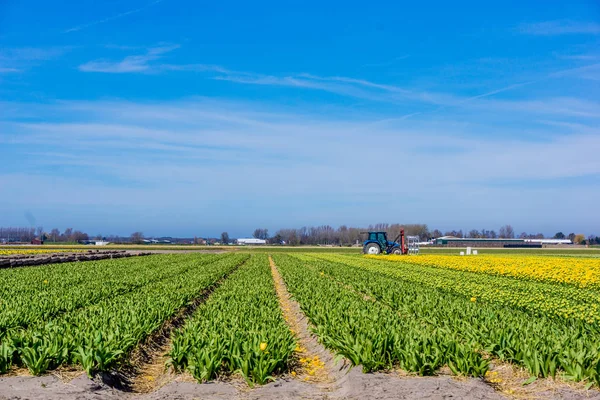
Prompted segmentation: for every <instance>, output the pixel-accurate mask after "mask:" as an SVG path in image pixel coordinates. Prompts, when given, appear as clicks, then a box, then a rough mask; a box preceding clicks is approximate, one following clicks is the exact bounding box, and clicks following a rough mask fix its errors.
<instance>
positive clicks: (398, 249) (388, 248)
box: [363, 229, 408, 254]
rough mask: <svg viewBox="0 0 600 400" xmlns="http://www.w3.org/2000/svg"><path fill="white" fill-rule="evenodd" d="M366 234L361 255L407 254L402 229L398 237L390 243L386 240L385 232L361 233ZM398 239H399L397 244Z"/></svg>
mask: <svg viewBox="0 0 600 400" xmlns="http://www.w3.org/2000/svg"><path fill="white" fill-rule="evenodd" d="M363 233H367V234H368V237H367V240H365V242H364V243H363V254H381V253H385V254H408V247H407V246H406V243H405V241H404V229H402V230H401V231H400V235H398V237H397V238H396V239H395V240H394V241H393V242H390V241H389V240H388V239H387V232H363ZM398 239H401V241H400V243H398Z"/></svg>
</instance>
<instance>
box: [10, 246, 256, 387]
mask: <svg viewBox="0 0 600 400" xmlns="http://www.w3.org/2000/svg"><path fill="white" fill-rule="evenodd" d="M154 257H155V256H153V257H152V259H153V260H156V259H160V260H162V262H161V263H158V264H155V265H146V268H149V269H153V270H156V271H162V272H160V274H163V273H164V274H163V275H160V276H161V278H158V279H151V280H149V281H147V284H145V285H143V286H140V287H137V288H135V289H133V290H130V291H127V292H124V293H120V294H116V295H111V296H108V297H105V298H102V299H101V300H99V301H97V302H95V303H94V304H88V305H85V306H82V307H79V308H75V309H72V310H70V311H66V312H64V313H62V314H60V315H58V316H56V317H54V318H51V319H49V320H38V321H32V322H30V323H29V325H28V326H27V328H16V329H10V330H8V332H7V333H6V334H5V336H4V337H3V338H2V342H1V343H0V372H6V371H7V370H9V369H10V368H11V366H17V367H18V366H24V367H27V368H28V369H29V371H30V372H31V373H32V374H34V375H38V374H41V373H43V372H45V371H47V370H51V369H54V368H57V367H59V366H61V365H75V364H78V365H81V366H82V367H83V368H84V369H85V370H86V372H87V373H88V374H89V375H92V374H93V373H95V372H97V371H105V370H108V369H110V368H113V367H114V366H115V364H116V363H118V362H119V361H123V360H124V359H126V356H127V354H128V352H129V351H131V350H132V349H133V348H134V347H135V346H136V345H137V344H138V343H140V342H141V341H142V340H143V339H145V338H146V337H147V336H148V335H150V334H151V333H152V332H154V331H156V330H157V329H159V328H160V326H161V325H162V324H163V323H164V322H165V321H166V320H168V319H169V318H170V317H172V316H173V315H175V314H176V313H177V312H178V311H179V310H180V309H181V308H182V307H184V306H186V304H189V303H190V301H193V300H194V299H195V298H197V297H200V296H202V294H203V293H205V292H207V291H208V290H209V289H210V288H211V287H212V286H214V285H215V284H216V283H217V282H218V281H220V280H221V279H222V278H224V277H225V276H226V275H227V274H229V273H231V272H232V271H233V270H235V269H236V268H237V267H238V266H239V265H241V264H243V263H244V262H245V261H246V260H247V259H248V257H249V256H248V255H244V254H229V255H223V256H218V257H214V256H210V257H206V256H203V255H193V254H192V255H176V256H169V257H158V256H156V257H157V258H156V259H155V258H154ZM147 260H148V261H150V259H149V258H148V259H147ZM114 262H128V260H127V259H123V260H117V261H114ZM107 278H108V277H107ZM117 278H121V279H124V280H126V279H129V278H128V277H127V276H125V275H120V276H119V277H117ZM97 284H98V285H100V286H102V285H103V282H102V280H99V281H97ZM70 293H71V292H70V291H68V290H66V291H65V292H64V293H63V296H64V298H65V299H68V297H69V296H70Z"/></svg>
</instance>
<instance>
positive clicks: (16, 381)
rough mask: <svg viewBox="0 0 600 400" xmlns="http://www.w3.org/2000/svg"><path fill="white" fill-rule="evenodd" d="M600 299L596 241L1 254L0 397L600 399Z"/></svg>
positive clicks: (599, 262)
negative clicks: (71, 256)
mask: <svg viewBox="0 0 600 400" xmlns="http://www.w3.org/2000/svg"><path fill="white" fill-rule="evenodd" d="M599 307H600V259H598V258H597V257H594V256H593V255H590V256H586V255H585V253H583V254H581V256H578V257H570V256H568V254H564V253H556V252H554V253H552V255H545V254H540V253H531V254H530V253H525V254H523V253H510V254H502V253H500V254H496V255H485V254H484V255H478V256H457V255H449V254H439V255H435V254H425V255H420V256H362V255H360V254H355V253H353V252H347V250H346V251H343V252H337V251H321V250H317V251H308V252H307V251H295V252H289V251H283V250H281V248H277V249H276V250H274V249H271V248H269V247H263V248H260V249H259V250H258V251H255V250H252V251H248V249H241V250H238V251H232V252H226V253H222V254H189V253H186V254H155V255H150V256H146V257H132V258H125V259H114V260H98V261H86V262H76V263H62V264H50V265H42V266H35V267H33V266H32V267H23V268H11V269H2V270H0V398H2V395H3V394H6V393H8V394H7V396H8V397H10V398H13V397H16V398H19V397H21V398H29V397H36V396H37V397H40V396H41V397H49V398H51V397H52V396H55V397H56V398H60V396H59V394H60V395H64V394H65V393H67V394H69V395H72V396H76V397H77V396H78V397H82V398H92V397H93V396H94V395H95V394H98V392H97V391H98V390H99V391H100V393H101V394H102V395H103V396H104V397H106V398H113V397H114V398H122V397H132V398H137V397H140V398H170V397H174V396H175V397H176V396H179V397H181V398H187V397H189V398H193V397H205V398H212V397H214V398H219V397H223V396H229V397H231V398H238V397H239V398H248V396H249V397H250V398H278V397H281V396H284V397H288V398H301V397H302V396H304V395H305V394H309V395H310V396H312V397H313V398H348V397H354V398H361V397H368V396H373V395H377V396H379V397H380V398H388V397H389V398H394V396H393V395H390V394H389V393H396V394H398V393H404V395H405V397H419V395H424V394H427V393H430V394H432V395H433V394H435V392H436V390H444V391H446V392H447V393H450V394H453V395H454V396H455V397H474V398H502V397H505V396H508V397H514V396H517V397H528V398H529V397H536V396H538V397H540V398H544V397H548V396H551V397H568V398H578V397H582V398H584V397H586V398H589V397H600V391H599V390H598V387H599V386H600V348H599V347H598V343H600V308H599ZM57 377H62V378H60V379H59V378H57ZM65 377H67V378H68V379H67V378H65ZM419 377H421V378H419ZM424 377H427V378H424ZM61 379H62V381H61ZM65 379H67V380H68V382H69V383H68V384H65V383H64V382H63V381H65ZM73 382H78V383H73ZM82 382H84V383H83V384H82ZM88 382H95V383H94V385H96V386H95V387H96V392H95V394H94V393H92V392H91V391H90V389H89V387H90V385H91V383H88ZM209 382H216V383H213V384H208V383H209ZM41 383H43V384H44V385H42V384H41ZM15 385H17V386H18V387H20V388H21V390H22V392H19V393H17V392H15V390H16V389H14V388H15V387H16V386H15ZM19 385H21V386H19ZM86 385H87V386H86ZM415 388H418V391H415V390H417V389H415ZM350 389H351V390H350ZM386 393H387V394H386Z"/></svg>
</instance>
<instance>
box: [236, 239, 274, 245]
mask: <svg viewBox="0 0 600 400" xmlns="http://www.w3.org/2000/svg"><path fill="white" fill-rule="evenodd" d="M237 244H242V245H245V244H255V245H256V244H267V241H266V240H264V239H254V238H249V239H238V240H237Z"/></svg>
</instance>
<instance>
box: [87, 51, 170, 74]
mask: <svg viewBox="0 0 600 400" xmlns="http://www.w3.org/2000/svg"><path fill="white" fill-rule="evenodd" d="M177 48H179V45H163V46H158V47H151V48H149V49H147V50H146V53H145V54H141V55H133V56H127V57H125V58H124V59H123V60H121V61H109V60H96V61H90V62H87V63H85V64H82V65H80V66H79V70H80V71H84V72H105V73H112V74H122V73H132V72H149V71H150V70H151V69H152V68H153V66H152V65H151V61H155V60H158V59H159V58H161V57H162V56H163V55H164V54H166V53H168V52H170V51H173V50H175V49H177Z"/></svg>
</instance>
